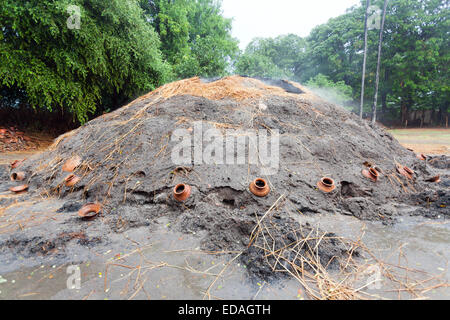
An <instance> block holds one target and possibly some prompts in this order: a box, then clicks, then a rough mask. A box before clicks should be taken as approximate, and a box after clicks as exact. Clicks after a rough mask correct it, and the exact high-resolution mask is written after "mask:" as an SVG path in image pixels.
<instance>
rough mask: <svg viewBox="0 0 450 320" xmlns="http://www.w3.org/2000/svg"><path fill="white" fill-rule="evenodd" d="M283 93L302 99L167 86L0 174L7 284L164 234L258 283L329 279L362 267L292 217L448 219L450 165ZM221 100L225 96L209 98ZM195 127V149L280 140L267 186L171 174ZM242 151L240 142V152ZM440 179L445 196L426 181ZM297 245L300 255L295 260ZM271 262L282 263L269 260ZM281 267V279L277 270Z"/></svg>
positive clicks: (318, 103) (252, 88) (260, 173)
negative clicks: (300, 272) (92, 207)
mask: <svg viewBox="0 0 450 320" xmlns="http://www.w3.org/2000/svg"><path fill="white" fill-rule="evenodd" d="M274 84H275V85H277V83H273V82H272V83H270V85H274ZM291 86H294V87H296V88H298V89H299V90H291V89H292V88H291V87H289V88H288V90H287V91H286V90H285V89H286V88H285V83H283V84H282V85H280V86H276V87H271V86H268V84H265V83H263V82H260V81H258V80H254V79H247V78H238V77H233V78H231V79H224V80H219V81H217V82H208V83H206V82H201V81H198V80H195V81H190V82H179V83H175V84H170V85H169V86H166V87H163V88H162V89H160V90H159V91H157V92H156V93H153V94H150V95H147V96H144V97H141V98H139V99H137V100H136V101H134V102H132V103H131V104H129V105H128V106H125V107H124V108H122V109H119V110H117V111H115V112H113V113H111V114H108V115H105V116H103V117H100V118H97V119H95V120H93V121H91V122H89V123H87V124H86V125H84V126H82V127H81V128H79V129H77V130H75V131H73V132H70V133H68V134H66V135H63V136H61V137H60V138H58V139H57V141H56V142H55V144H54V145H53V146H51V147H50V148H49V150H48V151H45V152H43V153H41V154H37V155H34V156H31V157H29V158H28V159H27V160H26V161H24V162H23V164H22V165H21V166H20V167H19V168H17V169H14V170H12V171H11V170H10V168H9V167H7V166H2V167H0V179H1V181H2V183H1V190H0V192H1V193H0V206H1V207H2V208H3V209H5V210H2V211H0V223H1V226H0V228H1V229H0V257H1V261H2V262H1V270H2V272H3V273H6V272H13V271H14V270H17V269H18V268H32V267H34V266H36V265H40V264H43V263H46V262H48V261H52V262H51V263H52V264H55V265H64V264H67V263H75V264H78V263H80V264H81V263H84V262H85V261H90V260H93V259H95V258H98V252H107V251H108V250H112V249H108V248H115V249H117V250H119V248H120V250H121V251H122V252H125V251H127V250H132V249H133V246H134V245H135V243H134V242H133V241H132V240H133V239H131V240H127V241H125V240H124V235H126V234H128V233H129V232H133V231H134V230H143V229H144V230H146V231H145V236H144V238H147V240H148V241H151V238H152V234H155V235H156V234H157V231H156V230H160V228H161V221H164V227H166V228H167V229H168V230H170V232H173V233H180V234H185V235H190V236H194V237H195V239H196V241H198V250H201V251H202V252H213V253H221V254H224V255H225V256H228V257H229V259H231V258H232V257H236V261H237V262H239V263H240V264H242V265H244V266H245V269H246V270H245V271H246V275H247V277H248V278H249V279H251V281H252V282H253V283H261V282H264V283H274V282H276V281H280V279H281V278H283V277H285V276H286V275H289V274H288V273H289V272H291V271H292V265H291V264H289V263H288V262H293V263H294V264H297V263H298V262H297V260H296V259H297V256H296V255H298V254H300V255H301V256H308V255H311V254H312V255H315V256H317V257H318V260H320V263H321V264H322V265H323V266H324V267H326V268H329V269H331V270H339V268H341V267H342V264H341V262H342V260H344V261H345V258H346V257H347V256H348V255H349V254H350V252H351V254H353V255H354V256H356V257H357V256H358V252H357V250H356V251H352V246H351V245H349V244H348V243H344V242H341V241H337V240H336V238H338V237H339V236H340V235H339V234H336V233H335V230H334V228H327V229H323V228H322V227H318V226H317V225H312V224H311V223H310V222H308V221H303V220H301V219H300V220H299V219H298V217H299V216H305V217H308V216H311V217H313V216H332V215H341V216H351V217H354V218H356V219H359V220H361V221H374V222H380V223H382V224H385V225H392V224H395V223H396V221H398V219H399V218H400V217H403V216H419V217H427V218H434V219H440V220H445V219H448V217H449V212H450V211H449V208H448V200H449V188H448V187H449V184H450V179H449V171H448V169H449V159H448V157H445V156H443V157H429V158H428V159H427V160H425V161H424V160H420V159H418V158H417V157H416V154H415V153H414V152H411V151H409V150H407V149H405V148H404V147H402V146H401V145H400V144H399V143H398V142H397V141H396V140H395V139H394V138H393V137H392V136H391V135H390V134H389V133H387V132H386V131H384V130H383V129H382V128H380V127H378V126H376V125H375V126H372V125H371V124H369V123H368V122H367V121H361V120H359V119H358V118H357V117H356V116H355V115H352V114H350V113H348V112H347V111H345V110H344V109H341V108H339V107H336V106H334V105H332V104H329V103H327V102H325V101H323V100H321V99H319V98H317V97H315V96H313V95H312V94H311V93H310V92H308V90H306V89H305V88H303V87H301V86H299V85H297V84H291ZM220 88H222V91H226V94H225V95H224V94H221V93H220V94H218V93H217V92H222V91H218V89H220ZM198 121H201V124H202V128H201V129H200V132H201V133H202V134H203V135H205V134H207V132H208V131H207V130H208V129H212V128H214V129H217V130H219V131H220V132H222V133H223V134H225V133H227V134H229V133H230V132H231V134H232V135H236V136H242V135H243V136H246V135H248V133H249V132H252V130H256V132H258V133H260V132H263V131H262V130H268V131H269V132H272V134H275V132H276V131H277V132H278V133H279V141H280V142H279V155H280V158H279V167H277V168H276V169H277V170H276V171H275V172H274V173H273V174H270V175H266V174H265V173H267V166H264V163H261V162H259V163H256V164H250V163H248V162H246V163H245V164H236V163H228V164H221V163H220V159H219V158H216V160H217V161H216V162H215V163H211V162H209V163H205V162H204V161H203V162H202V163H196V162H194V161H190V162H188V163H185V164H179V163H174V161H173V158H172V150H174V148H175V147H176V146H177V144H178V143H179V142H178V141H174V140H173V139H172V137H173V135H174V132H175V130H176V129H185V130H187V131H185V132H189V133H192V135H193V139H192V140H191V142H194V144H195V142H196V140H195V139H196V138H195V137H196V136H195V133H197V134H198V133H199V131H198V130H199V129H198V126H197V125H196V123H198ZM226 129H228V130H231V131H227V132H225V131H224V130H226ZM189 139H190V138H189ZM247 141H248V140H243V141H241V142H240V141H239V140H237V142H236V150H239V143H242V144H243V145H244V146H246V145H247ZM225 143H226V142H225V141H224V142H223V143H222V144H221V145H220V146H222V147H223V146H224V145H225ZM191 149H192V150H193V153H194V154H195V150H194V149H195V147H194V146H192V148H191ZM244 149H245V152H246V153H245V154H246V156H247V158H248V155H249V150H248V148H244ZM216 152H217V151H216ZM235 153H236V152H233V154H231V158H235V157H236V156H237V155H236V154H235ZM260 153H261V151H260ZM216 155H217V153H215V154H214V156H216ZM75 156H79V157H80V158H81V159H82V162H81V164H80V165H79V166H78V167H77V168H76V169H75V170H74V174H76V175H77V176H79V177H80V178H81V180H80V182H78V183H77V184H76V185H75V186H74V187H72V188H69V187H66V186H64V178H65V177H66V176H67V174H68V173H67V172H63V171H62V170H61V168H62V166H63V165H64V163H65V162H66V161H67V160H69V159H71V158H73V157H75ZM233 156H234V157H233ZM225 157H226V156H225ZM367 163H370V164H372V165H376V166H377V167H378V168H381V171H382V172H383V174H382V175H381V176H380V178H379V180H378V181H377V182H372V181H371V180H368V179H367V178H366V177H364V176H363V175H362V174H361V171H362V170H363V169H366V168H367V167H366V166H367ZM398 164H401V165H402V166H407V167H409V168H411V169H412V170H414V177H413V179H408V178H406V177H404V176H402V175H400V174H399V173H398V172H397V171H396V165H398ZM19 171H23V172H25V173H26V175H27V178H26V180H25V181H26V183H27V184H28V185H29V190H28V192H27V193H25V194H20V195H12V194H11V192H9V191H8V188H9V187H12V186H17V185H20V184H23V182H11V181H10V180H9V176H10V174H11V173H12V172H19ZM436 175H440V178H441V182H440V183H430V182H427V181H426V180H427V179H429V178H430V177H433V176H436ZM324 176H328V177H331V178H333V179H334V181H335V183H336V186H337V188H336V189H335V190H334V191H333V192H331V193H324V192H322V191H320V190H319V189H318V188H317V182H318V181H319V180H320V179H321V178H322V177H324ZM257 177H263V178H265V179H266V180H267V181H268V182H269V185H270V189H271V191H270V193H269V195H268V196H266V197H262V198H260V197H256V196H254V195H253V194H252V193H251V192H250V191H249V187H248V186H249V184H250V182H251V181H253V180H254V179H255V178H257ZM178 183H186V184H189V185H190V186H191V187H192V194H191V196H190V197H189V199H188V200H187V201H185V202H183V203H180V202H177V201H175V200H174V199H173V196H172V189H173V187H174V186H175V185H176V184H178ZM45 199H48V200H45ZM87 202H99V203H101V204H102V212H101V214H100V215H99V216H97V217H95V218H94V219H91V220H85V219H80V218H79V217H78V215H77V212H78V210H79V209H80V208H81V207H82V205H84V204H85V203H87ZM258 226H259V227H260V228H258ZM328 227H329V226H328ZM313 233H314V234H317V236H316V237H310V235H311V234H313ZM302 239H306V240H304V243H305V245H304V246H301V247H300V248H299V249H298V250H297V251H295V252H294V251H292V250H291V249H290V248H291V246H292V244H293V243H296V244H298V243H299V241H302ZM134 241H136V240H134ZM141 241H143V240H142V239H141ZM295 247H296V248H298V247H297V245H296V246H295ZM268 250H269V251H268ZM270 251H272V252H278V253H279V252H281V253H280V254H279V255H278V256H277V258H275V257H276V256H275V255H271V254H269V255H268V252H270ZM280 259H281V260H283V261H284V262H280V261H279V260H280ZM279 263H281V267H280V268H281V270H277V268H274V267H273V266H274V265H275V266H277V265H278V264H279ZM312 269H314V268H313V267H312V266H309V267H308V266H306V270H309V271H311V270H312ZM275 271H284V272H275ZM286 271H287V272H286ZM0 274H1V273H0Z"/></svg>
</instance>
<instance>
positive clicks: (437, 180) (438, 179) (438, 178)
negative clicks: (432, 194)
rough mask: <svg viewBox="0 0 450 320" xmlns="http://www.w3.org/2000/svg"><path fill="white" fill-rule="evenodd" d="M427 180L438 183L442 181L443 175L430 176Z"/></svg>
mask: <svg viewBox="0 0 450 320" xmlns="http://www.w3.org/2000/svg"><path fill="white" fill-rule="evenodd" d="M425 181H426V182H435V183H438V182H441V177H440V176H435V177H432V178H430V179H427V180H425Z"/></svg>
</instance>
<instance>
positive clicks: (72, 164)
mask: <svg viewBox="0 0 450 320" xmlns="http://www.w3.org/2000/svg"><path fill="white" fill-rule="evenodd" d="M80 164H81V158H80V157H79V156H74V157H72V158H70V159H69V160H67V161H66V162H65V163H64V165H63V166H62V170H63V171H65V172H72V171H73V170H75V168H76V167H78V166H79V165H80Z"/></svg>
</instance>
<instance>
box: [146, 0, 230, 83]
mask: <svg viewBox="0 0 450 320" xmlns="http://www.w3.org/2000/svg"><path fill="white" fill-rule="evenodd" d="M141 6H142V8H143V9H144V10H145V12H146V17H147V19H148V20H149V21H151V24H152V25H153V27H154V28H155V30H156V31H157V32H158V33H159V35H160V38H161V42H162V46H161V50H162V52H163V54H164V56H165V58H166V59H167V61H168V62H169V63H170V64H171V65H172V67H173V72H174V75H175V77H176V78H186V77H192V76H204V77H213V76H221V75H225V74H226V73H227V71H228V70H227V69H228V67H229V63H230V61H231V60H233V59H235V57H236V55H237V53H238V51H239V48H238V41H237V40H236V39H233V38H232V36H231V20H230V19H225V18H224V17H223V16H222V14H221V2H220V1H214V0H191V1H189V0H172V1H171V0H153V1H152V0H141Z"/></svg>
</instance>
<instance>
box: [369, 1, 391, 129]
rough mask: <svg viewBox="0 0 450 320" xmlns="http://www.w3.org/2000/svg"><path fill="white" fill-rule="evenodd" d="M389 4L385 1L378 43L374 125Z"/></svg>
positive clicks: (373, 112)
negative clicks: (385, 22) (385, 21)
mask: <svg viewBox="0 0 450 320" xmlns="http://www.w3.org/2000/svg"><path fill="white" fill-rule="evenodd" d="M387 4H388V0H384V7H383V18H382V19H381V27H380V39H379V41H378V61H377V73H376V78H375V95H374V98H373V106H372V123H375V121H377V100H378V84H379V81H380V62H381V46H382V43H383V29H384V20H385V19H386V8H387Z"/></svg>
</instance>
